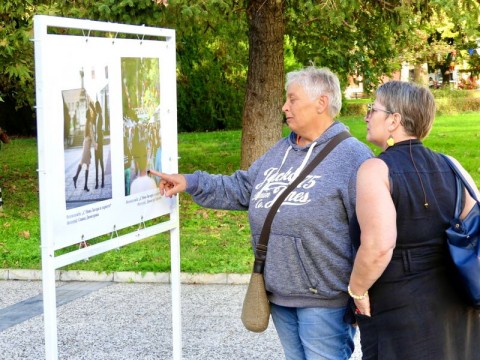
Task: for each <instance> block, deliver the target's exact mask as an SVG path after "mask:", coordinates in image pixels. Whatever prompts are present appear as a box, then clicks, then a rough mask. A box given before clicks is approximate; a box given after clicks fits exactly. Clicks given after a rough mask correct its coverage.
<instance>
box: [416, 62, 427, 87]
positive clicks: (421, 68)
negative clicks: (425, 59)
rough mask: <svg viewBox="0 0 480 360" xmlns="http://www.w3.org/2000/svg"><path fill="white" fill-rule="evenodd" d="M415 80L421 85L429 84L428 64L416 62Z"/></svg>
mask: <svg viewBox="0 0 480 360" xmlns="http://www.w3.org/2000/svg"><path fill="white" fill-rule="evenodd" d="M413 74H414V75H413V78H414V80H413V81H414V82H415V83H416V84H419V85H423V86H428V65H427V63H424V64H415V68H414V70H413Z"/></svg>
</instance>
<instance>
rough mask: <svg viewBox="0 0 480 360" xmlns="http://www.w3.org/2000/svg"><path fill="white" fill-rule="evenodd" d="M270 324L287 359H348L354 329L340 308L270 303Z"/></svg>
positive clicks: (351, 351) (344, 309)
mask: <svg viewBox="0 0 480 360" xmlns="http://www.w3.org/2000/svg"><path fill="white" fill-rule="evenodd" d="M270 309H271V314H272V319H273V323H274V324H275V328H276V330H277V333H278V337H279V338H280V342H281V343H282V347H283V350H284V352H285V358H286V359H287V360H320V359H321V360H326V359H329V360H348V359H350V356H351V355H352V353H353V350H354V347H355V345H354V341H353V337H354V336H355V328H354V327H353V326H351V325H350V324H347V323H346V322H344V321H343V315H344V314H345V311H346V309H347V308H346V306H345V307H341V308H318V307H316V308H294V307H284V306H279V305H275V304H271V308H270Z"/></svg>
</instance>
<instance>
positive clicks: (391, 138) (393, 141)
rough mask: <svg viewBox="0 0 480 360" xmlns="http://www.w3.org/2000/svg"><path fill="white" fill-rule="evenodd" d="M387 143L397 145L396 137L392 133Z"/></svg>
mask: <svg viewBox="0 0 480 360" xmlns="http://www.w3.org/2000/svg"><path fill="white" fill-rule="evenodd" d="M387 145H388V146H393V145H395V139H394V138H393V136H392V135H390V136H389V137H388V139H387Z"/></svg>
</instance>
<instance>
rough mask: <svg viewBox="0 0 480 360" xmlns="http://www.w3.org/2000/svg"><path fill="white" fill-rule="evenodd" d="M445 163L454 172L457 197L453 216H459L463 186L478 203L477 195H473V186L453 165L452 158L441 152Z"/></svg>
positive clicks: (462, 200) (463, 196)
mask: <svg viewBox="0 0 480 360" xmlns="http://www.w3.org/2000/svg"><path fill="white" fill-rule="evenodd" d="M441 155H442V156H443V158H444V159H445V161H446V162H447V164H448V165H449V166H450V168H451V169H452V170H453V172H454V173H455V183H456V188H457V199H456V203H455V214H454V216H455V218H458V217H460V214H461V213H462V204H463V202H464V198H465V194H464V192H463V187H465V188H466V189H467V191H468V193H469V194H470V196H471V197H472V198H473V199H474V200H475V201H476V202H477V203H478V202H479V201H478V199H477V196H476V195H475V191H474V190H473V188H472V187H471V186H470V184H469V183H468V181H467V180H466V179H465V177H464V176H463V174H462V173H461V172H460V170H459V169H458V168H457V167H456V166H455V164H454V163H453V161H452V160H450V158H449V157H448V156H446V155H444V154H441Z"/></svg>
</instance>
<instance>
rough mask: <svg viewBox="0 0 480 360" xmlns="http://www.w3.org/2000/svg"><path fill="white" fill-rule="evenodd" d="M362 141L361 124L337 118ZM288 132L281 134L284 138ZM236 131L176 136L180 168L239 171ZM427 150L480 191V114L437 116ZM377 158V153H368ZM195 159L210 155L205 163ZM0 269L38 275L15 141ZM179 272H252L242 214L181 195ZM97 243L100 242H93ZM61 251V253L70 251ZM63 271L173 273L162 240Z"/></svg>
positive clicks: (32, 179) (22, 145) (36, 245)
mask: <svg viewBox="0 0 480 360" xmlns="http://www.w3.org/2000/svg"><path fill="white" fill-rule="evenodd" d="M341 120H342V121H343V122H344V123H345V124H346V125H347V126H348V127H349V128H350V130H351V132H352V134H353V135H354V136H356V137H357V138H359V139H360V140H362V141H365V133H366V132H365V123H364V121H363V118H362V117H359V116H351V117H343V118H342V119H341ZM287 132H288V129H285V134H286V133H287ZM240 139H241V132H240V131H218V132H206V133H188V134H187V133H183V134H179V136H178V144H179V156H180V160H179V169H180V172H182V173H188V172H193V171H194V170H197V169H201V170H206V171H209V172H211V173H224V174H230V173H232V172H234V171H235V170H236V169H238V167H239V164H240ZM425 144H426V145H427V146H429V147H430V148H432V149H433V150H436V151H440V152H443V153H446V154H449V155H452V156H454V157H455V158H457V159H458V160H459V161H460V162H461V163H462V164H463V165H464V167H465V168H466V169H467V170H468V171H469V172H470V174H471V175H472V176H473V178H474V180H475V181H476V183H477V184H478V185H480V151H479V148H480V146H479V145H480V113H466V114H459V115H448V116H439V117H438V118H437V119H436V122H435V124H434V126H433V129H432V132H431V134H430V136H429V137H428V138H427V139H426V140H425ZM371 148H372V149H373V150H374V152H375V153H376V154H378V153H379V152H380V150H379V149H377V148H374V147H373V146H371ZM199 154H208V156H203V155H200V156H199ZM0 160H1V167H0V169H1V170H0V186H1V187H2V189H3V201H4V207H3V208H4V209H3V212H0V267H1V268H17V269H40V268H41V257H40V221H39V209H38V177H37V172H36V169H37V144H36V140H35V139H23V138H18V139H12V141H11V143H10V144H8V145H3V146H2V148H1V150H0ZM180 225H181V227H180V239H181V258H182V260H181V270H182V271H184V272H205V273H223V272H227V273H249V272H250V271H251V267H252V264H253V255H252V252H251V248H250V238H249V226H248V222H247V214H246V212H240V211H223V210H209V209H203V208H200V207H199V206H197V205H196V204H194V203H193V202H192V201H191V199H190V197H189V196H188V195H186V194H182V195H181V196H180ZM95 241H102V239H101V238H100V239H96V240H95ZM68 250H69V249H65V250H63V251H68ZM65 269H77V270H93V271H139V272H146V271H153V272H168V271H170V246H169V236H168V234H167V233H165V234H159V235H157V236H155V237H152V238H149V239H145V240H141V241H138V242H136V243H134V244H131V245H128V246H125V247H122V248H121V249H119V250H113V251H109V252H107V253H104V254H101V255H98V256H95V257H92V258H90V259H89V260H88V261H80V262H77V263H74V264H71V265H69V266H68V267H66V268H65Z"/></svg>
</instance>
